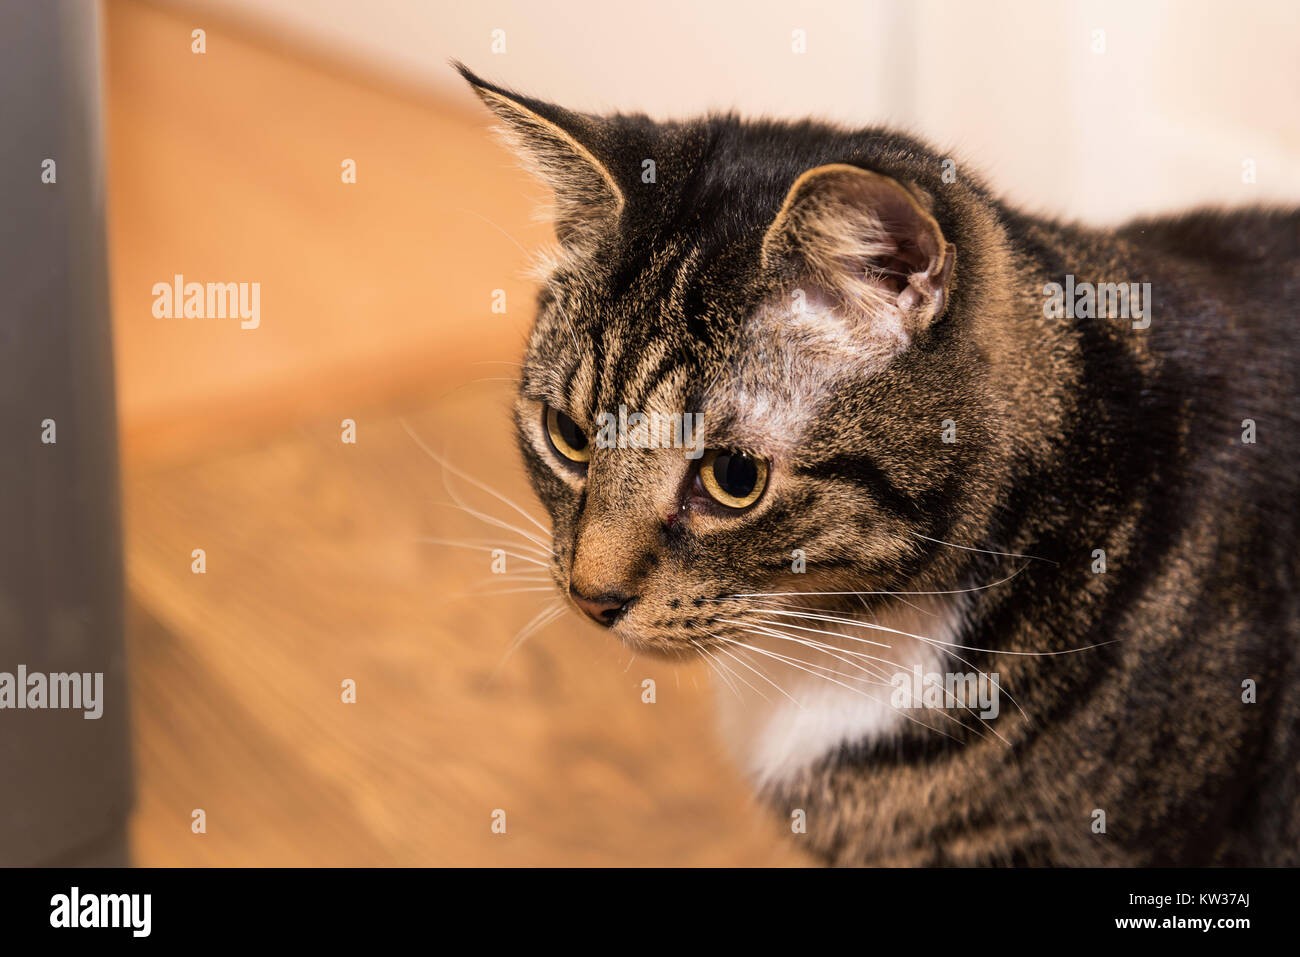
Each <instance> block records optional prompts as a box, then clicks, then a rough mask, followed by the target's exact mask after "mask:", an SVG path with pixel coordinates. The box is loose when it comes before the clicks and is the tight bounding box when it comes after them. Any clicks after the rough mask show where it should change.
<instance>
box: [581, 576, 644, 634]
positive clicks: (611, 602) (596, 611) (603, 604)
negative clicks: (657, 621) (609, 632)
mask: <svg viewBox="0 0 1300 957" xmlns="http://www.w3.org/2000/svg"><path fill="white" fill-rule="evenodd" d="M569 597H570V598H572V599H573V603H574V604H575V605H577V606H578V607H579V608H581V609H582V610H583V611H584V612H586V614H587V617H588V618H590V619H591V620H592V621H594V622H595V623H596V624H598V625H604V626H605V627H606V628H608V627H610V626H611V625H613V624H614V622H616V621H618V620H619V619H620V618H622V617H623V615H625V614H626V613H627V610H628V607H629V606H630V605H631V604H632V602H634V601H636V599H635V598H632V597H630V596H628V595H618V594H604V595H601V596H600V597H599V598H588V597H587V596H586V595H583V594H582V593H581V592H578V591H575V590H574V588H573V586H572V585H570V586H569Z"/></svg>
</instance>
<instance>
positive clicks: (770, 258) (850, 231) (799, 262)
mask: <svg viewBox="0 0 1300 957" xmlns="http://www.w3.org/2000/svg"><path fill="white" fill-rule="evenodd" d="M762 255H763V265H764V266H765V267H767V268H772V269H781V270H785V271H789V272H792V273H794V274H796V275H800V276H804V277H807V278H808V279H809V280H811V281H812V282H813V283H815V284H817V285H818V286H820V287H821V288H822V289H825V290H826V291H827V292H829V293H831V294H832V295H833V296H835V297H836V298H837V299H838V300H839V301H840V303H841V304H842V305H843V306H844V307H845V308H847V309H850V310H853V311H856V312H858V313H859V314H860V315H861V316H862V317H864V318H866V319H868V320H873V321H874V320H879V319H883V318H884V317H886V316H888V317H889V318H891V319H894V320H895V321H897V322H899V323H901V326H902V328H901V329H899V330H898V331H900V332H902V333H904V334H906V335H908V336H911V335H914V334H915V333H917V332H919V331H920V330H921V329H923V328H925V327H926V326H927V325H929V324H930V323H931V322H933V321H934V320H935V319H937V318H938V317H939V316H941V315H942V314H943V309H944V305H945V303H946V301H947V294H948V286H949V281H950V279H951V278H952V269H953V265H954V264H955V263H956V261H957V247H956V246H954V245H953V244H952V243H950V242H948V241H947V240H946V239H945V238H944V235H943V232H942V231H941V230H940V229H939V224H938V223H937V222H935V219H934V217H933V216H931V215H930V213H929V212H927V211H926V210H925V209H924V208H923V207H922V206H921V204H920V203H919V202H918V200H917V197H916V196H914V195H913V194H912V193H911V192H910V191H908V189H907V188H906V187H904V186H903V185H902V184H901V183H899V182H898V181H897V180H894V179H891V178H889V177H888V176H882V175H881V174H879V173H873V172H871V171H870V170H865V169H859V168H858V167H856V166H848V165H845V164H839V163H836V164H832V165H829V166H819V167H817V168H816V169H811V170H809V171H808V172H806V173H804V174H803V175H802V176H800V177H799V178H798V179H797V180H796V181H795V183H794V185H793V186H792V187H791V188H790V192H789V194H787V196H786V198H785V202H784V203H783V204H782V206H781V211H780V212H779V213H778V214H777V216H776V219H774V220H773V221H772V225H771V226H770V227H769V228H768V230H767V234H766V236H765V237H764V239H763V253H762Z"/></svg>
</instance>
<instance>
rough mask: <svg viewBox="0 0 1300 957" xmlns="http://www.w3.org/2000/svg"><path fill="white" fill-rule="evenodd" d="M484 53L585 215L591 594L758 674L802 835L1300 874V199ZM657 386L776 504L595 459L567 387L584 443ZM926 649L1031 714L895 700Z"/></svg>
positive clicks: (563, 332)
mask: <svg viewBox="0 0 1300 957" xmlns="http://www.w3.org/2000/svg"><path fill="white" fill-rule="evenodd" d="M469 79H470V80H471V82H472V83H473V84H474V85H475V87H476V89H477V90H478V91H479V93H480V95H481V96H483V98H484V100H485V101H486V102H487V103H488V104H489V106H491V107H492V108H493V109H494V110H495V111H496V112H497V113H498V115H499V116H501V117H502V119H503V120H504V121H505V123H506V126H507V128H508V129H510V130H511V131H512V132H513V134H514V135H515V136H516V138H517V139H518V140H520V141H521V144H522V149H523V150H524V151H525V152H526V153H527V154H528V155H530V156H531V157H532V159H533V160H534V161H535V162H536V164H537V165H538V166H539V167H541V169H542V171H543V173H544V174H545V175H547V176H548V178H549V179H551V181H552V182H553V183H555V184H556V187H557V192H558V194H559V199H560V203H561V208H560V215H559V230H558V231H559V234H560V237H561V239H562V240H563V241H564V244H565V250H564V258H563V259H562V260H561V261H560V264H559V266H558V268H557V269H556V270H555V271H554V272H553V273H552V275H551V276H550V277H549V280H548V286H547V292H546V293H545V294H544V296H543V299H542V302H541V315H540V316H539V320H538V325H537V328H536V329H535V330H534V334H533V336H532V339H531V341H530V343H529V351H528V355H527V357H526V362H525V371H524V381H523V384H522V386H521V394H520V402H519V404H518V409H517V411H518V418H517V421H518V427H519V432H520V436H521V444H522V447H523V449H524V452H525V457H526V461H527V464H528V466H529V470H530V474H531V476H532V477H533V480H534V484H535V485H536V487H537V489H538V492H539V494H540V495H541V497H542V499H543V501H544V502H545V503H546V504H547V507H548V510H549V511H550V512H551V516H552V519H553V522H554V535H555V564H554V568H553V573H554V575H555V578H556V581H557V584H559V585H561V587H563V588H565V589H567V590H569V592H570V594H572V595H574V596H575V601H576V602H577V603H578V604H579V605H580V606H581V607H583V608H584V609H585V610H586V611H587V612H588V614H590V615H592V617H593V618H595V619H596V620H597V621H598V622H599V623H601V624H608V625H611V626H612V628H613V630H614V631H615V633H616V634H618V636H619V637H620V638H621V639H622V640H624V641H626V642H628V643H629V644H630V645H632V646H634V647H638V648H643V649H647V650H652V651H658V652H662V653H668V654H674V653H681V652H683V651H699V652H701V653H703V654H706V655H708V656H709V658H710V660H711V662H713V663H714V664H717V665H722V666H724V667H725V670H726V673H727V674H729V675H730V676H731V677H730V678H729V679H728V680H727V681H726V684H727V687H728V690H727V692H726V693H725V694H724V695H723V698H724V699H725V703H724V726H725V731H726V736H727V738H728V739H729V740H730V741H731V742H732V743H733V745H734V747H735V750H736V754H737V758H738V760H739V761H740V763H741V766H742V767H744V768H745V769H746V770H747V771H748V772H750V773H751V775H752V776H753V777H754V778H755V780H756V783H757V784H758V785H759V786H760V787H761V789H762V790H763V793H764V794H765V795H766V796H767V797H768V798H769V799H770V800H771V801H772V803H773V804H774V805H775V806H776V807H777V808H778V809H779V810H780V812H781V813H782V814H783V815H790V814H793V813H794V812H796V811H802V812H803V813H802V815H796V816H797V817H798V818H799V819H801V820H803V821H805V822H806V829H807V833H806V835H805V836H804V837H802V838H801V839H802V840H805V841H807V843H808V844H809V845H811V847H812V849H814V850H815V851H816V852H817V853H819V854H820V855H822V856H824V857H825V858H827V859H828V860H831V861H835V862H840V863H881V864H995V863H1027V864H1175V863H1185V864H1219V863H1223V864H1227V863H1238V864H1271V863H1295V862H1296V861H1297V858H1298V857H1300V695H1298V694H1297V692H1300V600H1298V599H1297V597H1296V594H1295V584H1296V581H1297V577H1298V576H1297V572H1298V571H1300V566H1298V559H1297V555H1298V554H1300V552H1297V549H1296V547H1295V541H1296V536H1297V531H1300V530H1298V529H1297V521H1296V517H1295V510H1296V506H1297V504H1300V502H1298V501H1297V500H1298V499H1300V494H1298V493H1300V486H1298V485H1297V480H1296V470H1295V466H1294V459H1293V456H1294V450H1295V444H1294V435H1295V433H1296V428H1297V426H1298V425H1300V410H1297V408H1296V404H1295V403H1296V392H1297V390H1296V382H1297V372H1298V371H1300V369H1298V358H1297V357H1298V356H1300V350H1298V349H1297V347H1296V345H1295V341H1294V338H1293V333H1292V329H1291V327H1292V326H1293V324H1294V320H1293V317H1294V315H1295V310H1294V306H1293V303H1294V302H1295V301H1296V297H1297V296H1298V295H1300V214H1297V213H1296V212H1267V211H1243V212H1236V213H1227V214H1218V213H1201V214H1194V215H1189V216H1187V217H1182V218H1173V219H1158V220H1148V221H1144V222H1136V223H1133V224H1130V225H1128V226H1125V227H1122V228H1120V229H1118V230H1092V229H1085V228H1082V227H1077V226H1063V225H1060V224H1056V223H1053V222H1049V221H1045V220H1041V219H1037V218H1034V217H1030V216H1026V215H1023V214H1021V213H1018V212H1016V211H1014V210H1012V209H1010V208H1009V207H1007V206H1006V205H1004V204H1003V203H1002V202H1000V201H999V200H998V199H996V198H995V197H994V196H993V195H992V194H991V193H990V192H989V191H988V190H987V188H986V187H984V186H983V185H982V184H980V183H979V182H978V181H976V180H974V179H973V178H971V177H970V176H969V175H968V174H967V173H965V172H964V171H962V170H960V168H959V169H958V174H957V177H956V181H955V182H948V181H947V179H949V178H951V177H950V176H949V177H945V170H948V171H949V172H950V171H951V165H950V164H944V162H943V159H944V158H943V157H941V156H939V155H937V154H934V153H932V152H931V151H929V150H928V149H926V148H925V147H923V146H921V145H920V144H918V143H916V142H914V141H913V140H911V139H909V138H906V137H902V136H898V135H895V134H891V133H888V132H884V131H865V132H858V133H846V132H841V131H838V130H834V129H830V128H828V127H824V126H821V125H817V124H792V125H783V124H775V123H762V124H746V123H742V122H740V121H738V120H736V119H734V118H730V117H723V118H713V119H709V120H702V121H699V122H697V123H694V124H674V125H661V124H654V123H651V122H650V121H648V120H646V119H644V118H641V117H613V118H608V119H597V118H594V117H588V116H584V115H579V114H573V113H569V112H567V111H564V110H560V109H558V108H556V107H552V106H549V105H548V104H544V103H539V102H538V101H533V100H530V99H527V98H524V97H519V96H517V95H515V94H511V93H509V92H508V91H503V90H501V89H499V88H496V87H492V86H491V85H489V84H486V83H483V82H482V81H480V80H477V79H476V78H473V77H469ZM647 158H650V159H653V160H654V169H655V170H656V174H655V176H654V178H653V180H651V181H647V180H646V178H645V177H644V175H643V174H644V170H645V168H646V167H645V166H644V160H645V159H647ZM1067 276H1069V277H1073V278H1072V279H1071V280H1070V282H1071V283H1072V284H1084V283H1093V284H1097V283H1130V282H1131V283H1136V284H1143V283H1150V287H1149V289H1150V298H1149V299H1148V300H1147V301H1145V302H1143V303H1142V308H1143V310H1144V316H1145V318H1143V319H1141V320H1140V321H1138V320H1132V321H1131V320H1130V319H1128V318H1125V319H1117V318H1113V317H1111V318H1068V317H1064V316H1062V317H1056V318H1048V317H1047V316H1046V315H1045V303H1046V301H1047V298H1048V296H1047V294H1046V292H1045V290H1046V289H1048V288H1050V286H1049V284H1052V283H1057V284H1064V283H1066V282H1067ZM792 293H793V300H794V301H797V303H798V305H797V307H796V308H793V309H792V308H790V303H791V302H792ZM620 404H623V405H626V406H627V407H628V408H631V409H644V410H653V409H663V410H664V411H665V412H672V411H677V412H681V411H683V410H700V411H701V413H702V415H703V416H704V419H705V421H706V422H707V423H708V430H707V441H706V444H708V445H709V446H710V447H711V448H715V449H723V450H740V451H733V452H731V453H723V454H732V455H734V456H736V457H737V458H735V459H734V460H735V461H740V456H742V453H743V455H744V456H748V458H745V459H744V464H745V467H746V468H749V462H750V460H751V459H752V460H753V461H755V462H759V463H760V464H761V470H760V471H759V472H758V473H757V474H759V475H761V476H762V482H759V483H758V486H759V490H758V493H757V495H758V497H757V498H756V499H755V501H753V502H752V503H746V504H744V505H743V506H739V505H738V506H737V507H734V508H732V507H727V508H719V507H718V502H721V501H724V500H725V501H734V502H741V501H742V499H740V498H733V499H726V498H725V496H724V498H718V496H716V495H714V499H716V501H710V500H709V499H708V497H707V496H706V495H705V494H704V493H703V492H702V491H699V489H700V488H701V486H700V484H699V482H698V480H694V484H692V482H693V479H692V476H693V475H696V474H697V472H698V470H700V469H701V468H702V467H703V466H700V465H699V464H693V463H692V462H691V461H690V460H689V459H687V460H685V461H684V460H683V456H682V455H681V452H680V450H677V451H676V452H675V453H674V451H673V450H665V449H656V450H650V451H647V450H635V449H633V450H627V449H604V448H589V449H588V450H587V455H588V459H586V460H582V461H581V462H578V461H576V460H574V461H566V460H565V458H557V456H556V454H555V453H556V451H557V446H556V441H557V439H556V433H555V432H554V430H552V431H551V432H549V433H548V431H547V428H548V426H546V425H544V424H543V423H549V422H552V419H548V418H546V416H548V415H551V414H552V413H551V412H549V411H548V410H550V409H558V410H561V411H562V412H563V413H564V424H565V428H568V429H569V430H570V431H569V432H566V433H565V434H566V435H569V436H570V438H572V439H573V440H574V442H577V443H579V444H581V443H582V442H583V438H582V434H584V433H585V434H587V435H590V434H594V429H595V424H594V423H595V422H596V421H598V414H599V413H600V412H602V411H603V410H613V409H617V408H618V407H619V405H620ZM1244 420H1253V426H1252V425H1251V424H1250V423H1247V422H1245V421H1244ZM557 421H558V420H557ZM548 434H549V435H550V436H551V438H549V439H548V437H547V436H548ZM1251 438H1254V439H1255V441H1253V442H1252V441H1250V439H1251ZM559 441H560V445H563V446H564V447H565V448H568V446H567V444H566V443H565V442H564V441H563V440H562V439H561V440H559ZM566 455H567V453H566ZM570 458H572V457H570ZM710 461H713V460H712V459H711V458H710V457H708V456H706V458H705V462H710ZM724 461H725V459H724ZM693 469H694V470H696V471H695V472H693V471H692V470H693ZM719 474H722V473H719ZM735 474H740V473H739V472H737V473H735ZM754 474H755V473H754V469H752V468H750V469H749V471H748V472H745V475H749V476H750V477H753V475H754ZM729 475H731V473H728V474H727V475H723V478H724V479H727V478H728V476H729ZM764 483H765V484H764ZM715 484H716V483H715ZM728 487H730V486H728ZM710 488H712V486H710ZM709 494H712V493H711V492H710V493H709ZM796 552H797V553H801V554H802V555H803V557H804V559H806V568H802V567H801V568H795V567H792V565H791V556H792V555H794V554H796ZM1101 552H1104V556H1102V561H1103V562H1104V570H1099V569H1100V568H1101V567H1102V566H1100V565H1099V556H1100V553H1101ZM800 560H801V561H802V560H803V559H800ZM847 593H853V594H847ZM869 642H876V644H870V643H869ZM882 649H883V650H882ZM742 658H743V661H742V660H741V659H742ZM913 665H920V666H921V671H923V672H929V671H932V670H933V671H940V672H942V671H944V670H945V669H947V670H951V671H958V672H970V673H972V674H976V673H978V674H983V675H985V676H991V675H996V680H997V682H998V686H999V689H1000V690H1001V691H1003V692H1004V694H1002V698H1001V707H1000V711H999V713H998V714H997V716H996V717H994V718H992V719H991V720H987V721H985V720H984V719H980V718H977V717H976V716H975V715H974V714H973V711H972V709H970V708H969V707H957V708H955V709H950V713H944V714H937V713H936V712H935V711H925V710H909V709H908V708H906V707H904V708H901V709H900V708H899V707H897V706H896V705H895V704H891V703H890V701H891V699H890V694H889V693H890V690H891V689H890V687H889V683H890V679H891V678H892V677H894V676H895V675H897V674H898V673H901V672H909V671H910V670H911V669H912V666H913ZM736 678H739V679H740V681H737V680H734V679H736ZM1247 682H1253V689H1254V690H1253V696H1252V692H1251V691H1250V686H1247V685H1246V684H1245V683H1247ZM733 692H734V693H733ZM1243 698H1246V699H1247V700H1243ZM913 703H915V702H913ZM964 704H969V702H965V703H964ZM1099 812H1101V813H1100V814H1099ZM1103 821H1104V829H1103V827H1102V826H1101V822H1103Z"/></svg>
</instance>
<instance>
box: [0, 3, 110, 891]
mask: <svg viewBox="0 0 1300 957" xmlns="http://www.w3.org/2000/svg"><path fill="white" fill-rule="evenodd" d="M100 34H101V24H100V7H99V4H98V3H95V2H92V0H50V2H44V0H4V2H3V3H0V682H3V680H4V675H5V674H8V675H12V676H14V677H15V678H16V677H17V673H18V670H19V668H20V666H22V667H25V668H26V671H27V672H28V674H32V673H40V674H45V675H48V674H50V673H65V674H66V673H81V672H86V673H90V674H92V675H93V674H96V673H102V674H103V685H102V697H103V701H102V707H103V716H102V717H100V718H99V719H97V720H87V719H86V718H85V717H84V713H85V712H84V711H83V710H77V709H62V710H56V709H50V708H48V707H47V708H45V709H22V710H19V709H16V708H12V707H5V708H0V865H14V864H18V865H25V864H65V863H66V864H115V863H124V862H125V859H126V852H125V846H126V845H125V821H126V814H127V811H128V810H129V807H130V801H131V787H130V764H129V753H128V745H127V700H126V675H125V661H124V656H123V647H122V605H123V602H122V558H121V533H120V527H119V515H118V513H119V507H118V466H117V434H116V423H115V416H114V396H113V349H112V340H111V334H110V333H111V330H110V325H109V311H108V298H107V292H108V289H107V270H106V264H105V250H104V241H105V240H104V177H103V156H102V137H101V85H102V77H101V57H100ZM47 159H49V160H53V161H54V164H55V165H54V169H53V175H54V178H55V181H54V182H53V183H46V182H42V176H43V174H44V175H45V176H46V177H47V178H48V176H49V171H48V167H47V166H43V164H44V161H45V160H47ZM47 420H52V421H53V423H54V425H53V428H54V438H55V439H56V441H55V442H54V443H52V444H47V443H46V442H43V441H42V436H43V435H45V436H46V437H48V435H49V431H50V427H49V425H48V424H43V423H47ZM93 680H94V679H93V678H92V681H93ZM65 687H66V686H65ZM11 688H12V685H11ZM0 690H2V689H0ZM16 690H17V693H19V694H25V693H27V692H28V690H29V689H28V688H17V689H16ZM48 700H49V698H48V694H47V702H48Z"/></svg>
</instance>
